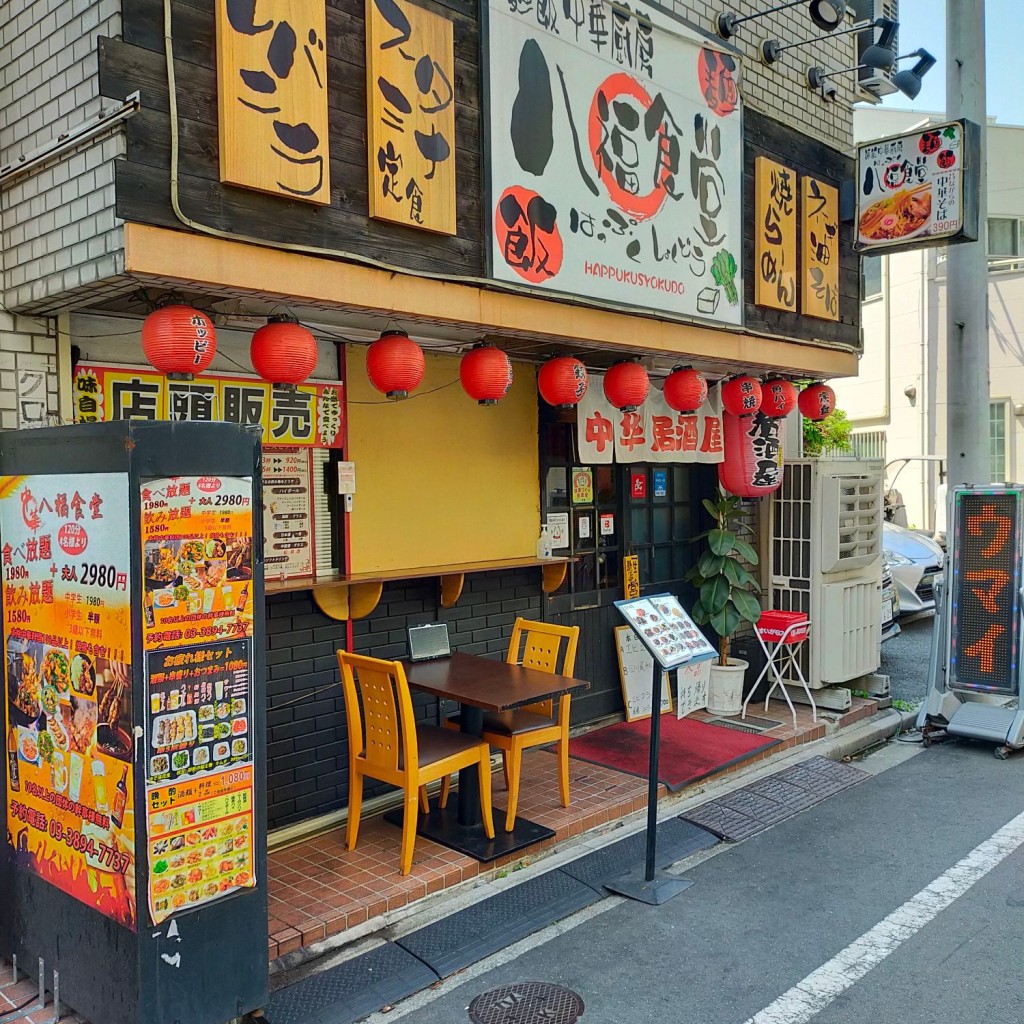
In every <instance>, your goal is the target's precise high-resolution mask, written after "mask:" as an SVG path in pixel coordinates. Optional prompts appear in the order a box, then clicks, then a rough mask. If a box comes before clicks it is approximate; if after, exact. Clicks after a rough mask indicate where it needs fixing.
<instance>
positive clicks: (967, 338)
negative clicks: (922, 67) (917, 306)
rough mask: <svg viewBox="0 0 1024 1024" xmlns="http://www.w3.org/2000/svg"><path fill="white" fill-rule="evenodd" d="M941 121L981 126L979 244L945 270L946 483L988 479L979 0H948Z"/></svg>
mask: <svg viewBox="0 0 1024 1024" xmlns="http://www.w3.org/2000/svg"><path fill="white" fill-rule="evenodd" d="M946 117H947V118H957V117H966V118H967V119H968V120H971V121H974V122H975V123H976V124H979V125H980V126H981V166H980V167H979V168H978V169H977V171H976V172H975V179H974V180H975V183H976V185H975V187H976V188H977V189H978V192H979V196H978V215H979V222H980V231H979V234H980V236H981V237H980V238H979V240H978V241H977V242H968V243H965V244H962V245H951V246H950V247H949V249H948V250H947V252H948V257H947V263H946V267H947V271H946V299H947V305H946V397H947V402H948V405H947V407H946V462H947V465H948V467H949V477H948V483H949V486H950V487H952V486H954V485H956V484H960V483H971V484H987V483H991V482H992V481H990V480H989V476H990V475H991V474H990V471H989V439H988V431H989V427H988V405H989V379H988V364H989V349H988V256H987V250H988V244H987V234H988V230H987V228H988V222H987V219H986V217H987V211H988V189H987V182H986V177H987V174H986V172H987V163H986V158H985V153H986V149H987V146H986V141H985V136H986V127H985V126H986V113H985V0H946Z"/></svg>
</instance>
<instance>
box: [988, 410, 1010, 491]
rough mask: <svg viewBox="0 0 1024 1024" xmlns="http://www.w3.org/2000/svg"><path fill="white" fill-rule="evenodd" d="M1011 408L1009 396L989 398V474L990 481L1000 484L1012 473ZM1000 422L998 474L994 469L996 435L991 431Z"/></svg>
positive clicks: (1008, 478)
mask: <svg viewBox="0 0 1024 1024" xmlns="http://www.w3.org/2000/svg"><path fill="white" fill-rule="evenodd" d="M997 410H998V411H997ZM1011 412H1012V408H1011V402H1010V399H1009V398H990V399H989V403H988V464H989V476H991V477H992V478H993V479H992V480H991V481H990V483H993V484H1002V483H1006V482H1007V481H1008V480H1010V479H1012V477H1013V473H1012V472H1011V471H1010V468H1011V466H1012V465H1013V419H1012V416H1011ZM999 422H1001V423H1002V428H1003V436H1002V439H1001V440H1002V447H1003V452H1002V462H1003V471H1002V474H1001V475H999V474H997V473H996V471H995V460H996V459H997V458H998V456H997V455H996V453H995V451H994V450H993V449H994V446H995V443H996V440H997V439H996V437H995V436H994V433H993V427H995V425H996V424H997V423H999Z"/></svg>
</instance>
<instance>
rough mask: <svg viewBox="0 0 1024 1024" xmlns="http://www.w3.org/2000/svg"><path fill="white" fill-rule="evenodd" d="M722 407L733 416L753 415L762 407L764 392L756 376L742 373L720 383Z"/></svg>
mask: <svg viewBox="0 0 1024 1024" xmlns="http://www.w3.org/2000/svg"><path fill="white" fill-rule="evenodd" d="M719 387H720V389H721V392H722V408H723V409H724V410H725V411H726V412H728V413H731V414H732V415H733V416H753V415H754V413H756V412H757V411H758V410H759V409H760V408H761V400H762V398H763V392H762V390H761V383H760V381H758V379H757V378H756V377H751V376H749V375H748V374H741V375H740V376H738V377H730V378H729V379H728V380H723V381H722V382H721V384H720V385H719Z"/></svg>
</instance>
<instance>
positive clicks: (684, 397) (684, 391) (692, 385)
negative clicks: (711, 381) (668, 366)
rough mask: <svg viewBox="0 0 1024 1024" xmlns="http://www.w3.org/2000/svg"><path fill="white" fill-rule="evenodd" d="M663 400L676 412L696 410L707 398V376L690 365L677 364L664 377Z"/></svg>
mask: <svg viewBox="0 0 1024 1024" xmlns="http://www.w3.org/2000/svg"><path fill="white" fill-rule="evenodd" d="M663 393H664V395H665V402H666V403H667V405H668V407H669V408H670V409H674V410H675V411H676V412H686V413H690V412H696V411H697V410H698V409H699V408H700V407H701V406H702V405H703V404H704V403H705V402H706V401H707V398H708V382H707V378H706V377H705V376H704V374H703V373H701V372H700V371H699V370H694V369H693V368H692V367H690V366H677V367H676V368H675V369H674V370H673V371H672V372H671V373H670V374H669V375H668V376H667V377H666V378H665V385H664V392H663Z"/></svg>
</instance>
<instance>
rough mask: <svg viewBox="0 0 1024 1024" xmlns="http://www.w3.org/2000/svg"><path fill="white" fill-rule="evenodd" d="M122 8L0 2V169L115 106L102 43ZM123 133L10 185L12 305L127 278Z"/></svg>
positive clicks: (111, 2) (97, 0) (5, 211)
mask: <svg viewBox="0 0 1024 1024" xmlns="http://www.w3.org/2000/svg"><path fill="white" fill-rule="evenodd" d="M120 12H121V4H120V0H6V2H5V3H3V4H0V68H4V70H5V74H4V75H3V76H2V77H0V164H4V163H8V162H11V161H13V160H16V159H17V158H18V157H19V156H22V155H26V154H29V153H31V152H32V151H34V150H35V149H37V148H39V147H40V146H42V145H44V144H46V143H49V142H51V141H52V140H55V139H57V138H58V137H59V136H60V135H61V134H62V133H64V132H67V131H68V130H69V129H70V128H74V127H76V126H78V125H81V124H82V123H83V122H86V121H89V120H92V119H95V118H96V117H97V116H98V115H99V114H100V113H101V112H102V111H104V110H107V109H109V108H111V107H112V106H114V105H115V104H113V103H111V101H109V100H101V99H100V97H99V89H98V82H97V57H96V40H97V38H98V37H99V36H113V35H118V34H120V31H121V13H120ZM121 156H124V137H123V132H121V131H120V130H115V131H114V133H113V134H108V135H107V136H106V137H100V138H97V139H96V140H94V141H92V142H88V143H85V144H83V145H82V146H81V147H80V148H78V149H76V150H74V151H72V152H71V153H69V154H65V155H63V156H61V157H60V158H58V159H55V160H53V161H50V162H49V163H46V164H44V165H42V166H41V167H39V168H38V169H36V170H33V171H30V172H28V173H26V174H25V175H24V176H22V177H20V178H17V179H16V180H14V181H12V182H11V183H9V184H8V185H7V186H6V187H5V188H4V191H3V204H2V213H0V218H2V220H0V228H2V239H0V240H2V245H3V253H4V271H5V285H4V287H5V291H6V295H5V299H4V301H5V304H6V305H7V306H8V307H12V308H25V307H27V306H29V304H30V303H32V302H39V301H40V300H42V299H44V298H46V297H49V296H54V295H60V294H62V293H65V292H73V291H75V290H79V289H81V288H83V287H85V286H88V285H90V284H92V283H94V282H97V281H102V280H103V279H105V278H108V277H112V276H114V275H116V274H119V273H120V272H121V271H122V270H123V268H124V257H123V248H124V238H123V232H122V230H121V227H120V225H119V222H118V221H117V219H116V218H115V216H114V161H115V160H116V159H117V158H118V157H121Z"/></svg>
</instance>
